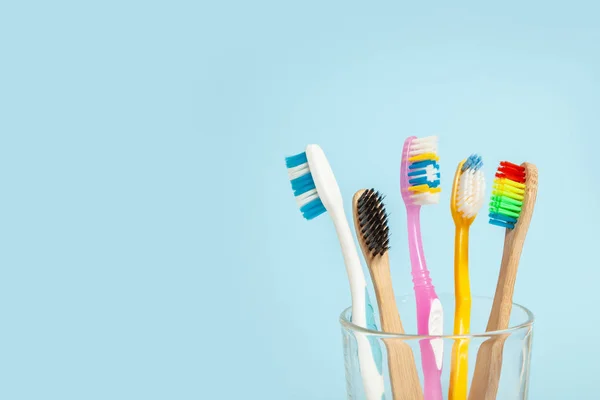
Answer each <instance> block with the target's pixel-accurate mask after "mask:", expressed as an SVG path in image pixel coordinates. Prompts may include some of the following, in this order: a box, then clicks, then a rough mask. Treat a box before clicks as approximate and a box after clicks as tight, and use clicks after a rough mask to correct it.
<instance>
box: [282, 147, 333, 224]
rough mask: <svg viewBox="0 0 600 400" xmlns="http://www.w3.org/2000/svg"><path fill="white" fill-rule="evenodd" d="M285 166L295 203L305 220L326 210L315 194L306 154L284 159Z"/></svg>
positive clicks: (315, 190)
mask: <svg viewBox="0 0 600 400" xmlns="http://www.w3.org/2000/svg"><path fill="white" fill-rule="evenodd" d="M285 165H286V167H287V169H288V176H289V178H290V183H291V184H292V191H293V192H294V196H295V197H296V203H297V204H298V207H299V208H300V211H301V212H302V215H303V216H304V218H306V219H309V220H310V219H313V218H316V217H318V216H319V215H321V214H323V213H324V212H326V211H327V210H326V209H325V206H324V205H323V202H322V201H321V198H320V197H319V194H318V193H317V187H316V185H315V181H314V179H313V177H312V174H311V173H310V168H309V166H308V159H307V158H306V152H304V153H300V154H296V155H295V156H291V157H286V159H285Z"/></svg>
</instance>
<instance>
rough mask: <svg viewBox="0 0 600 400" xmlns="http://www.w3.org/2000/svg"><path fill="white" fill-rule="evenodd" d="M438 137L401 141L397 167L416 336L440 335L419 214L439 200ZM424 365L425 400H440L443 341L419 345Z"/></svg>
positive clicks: (440, 321)
mask: <svg viewBox="0 0 600 400" xmlns="http://www.w3.org/2000/svg"><path fill="white" fill-rule="evenodd" d="M438 160H439V157H438V155H437V137H436V136H430V137H426V138H417V137H415V136H411V137H409V138H407V139H406V141H405V142H404V148H403V150H402V163H401V167H400V191H401V194H402V199H403V200H404V204H405V205H406V214H407V222H408V249H409V252H410V262H411V265H412V268H411V269H412V276H413V284H414V289H415V297H416V302H417V332H418V334H419V335H442V334H443V320H444V316H443V310H442V303H441V302H440V300H439V298H438V296H437V294H436V293H435V289H434V287H433V284H432V283H431V278H430V276H429V270H428V269H427V265H426V263H425V254H424V253H423V243H422V240H421V222H420V212H421V206H422V205H428V204H436V203H438V202H439V200H440V194H439V193H440V191H441V188H440V187H439V185H440V173H439V165H438V163H437V162H438ZM419 345H420V347H421V363H422V366H423V376H424V387H425V389H424V392H425V400H441V399H442V382H441V373H442V359H443V351H444V348H443V346H444V344H443V341H442V339H426V340H421V341H420V342H419Z"/></svg>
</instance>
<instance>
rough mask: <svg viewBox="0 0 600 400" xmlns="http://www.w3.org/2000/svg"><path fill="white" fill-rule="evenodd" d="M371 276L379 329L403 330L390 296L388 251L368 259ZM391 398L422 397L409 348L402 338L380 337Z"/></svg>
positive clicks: (391, 289) (396, 331)
mask: <svg viewBox="0 0 600 400" xmlns="http://www.w3.org/2000/svg"><path fill="white" fill-rule="evenodd" d="M369 266H370V268H369V270H370V271H371V279H372V280H373V287H374V288H375V295H376V296H377V304H378V305H379V316H380V321H381V329H382V331H384V332H386V333H400V334H401V333H404V327H403V326H402V320H401V319H400V314H399V313H398V306H397V304H396V299H395V298H394V289H393V287H392V277H391V273H390V266H389V258H388V254H387V253H386V254H384V255H383V256H377V257H373V258H372V259H371V260H370V262H369ZM384 343H385V346H386V348H387V353H388V366H389V369H390V380H391V383H392V394H393V398H394V400H423V390H422V389H421V383H420V381H419V374H418V372H417V367H416V364H415V357H414V354H413V351H412V349H411V347H410V346H409V345H408V344H407V343H406V342H405V341H404V340H402V339H384Z"/></svg>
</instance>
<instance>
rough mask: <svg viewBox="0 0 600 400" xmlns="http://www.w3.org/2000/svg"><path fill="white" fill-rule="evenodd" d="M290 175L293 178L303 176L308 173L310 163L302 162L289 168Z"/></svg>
mask: <svg viewBox="0 0 600 400" xmlns="http://www.w3.org/2000/svg"><path fill="white" fill-rule="evenodd" d="M287 171H288V177H289V178H290V181H291V180H294V179H296V178H299V177H301V176H302V175H305V174H308V173H309V172H310V169H309V168H308V163H304V164H300V165H298V166H297V167H294V168H288V170H287Z"/></svg>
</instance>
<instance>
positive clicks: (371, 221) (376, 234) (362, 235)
mask: <svg viewBox="0 0 600 400" xmlns="http://www.w3.org/2000/svg"><path fill="white" fill-rule="evenodd" d="M383 199H384V196H382V195H381V194H380V193H379V192H376V191H375V190H374V189H368V190H360V191H358V192H356V194H355V195H354V201H353V203H354V224H355V227H356V232H357V234H358V235H357V236H358V242H359V244H360V247H361V248H362V250H363V254H364V256H365V258H367V257H372V258H374V257H378V256H383V255H384V254H385V253H386V252H387V251H388V250H389V249H390V246H389V245H390V229H389V227H388V224H387V221H388V214H387V213H386V211H385V206H384V205H383Z"/></svg>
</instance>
